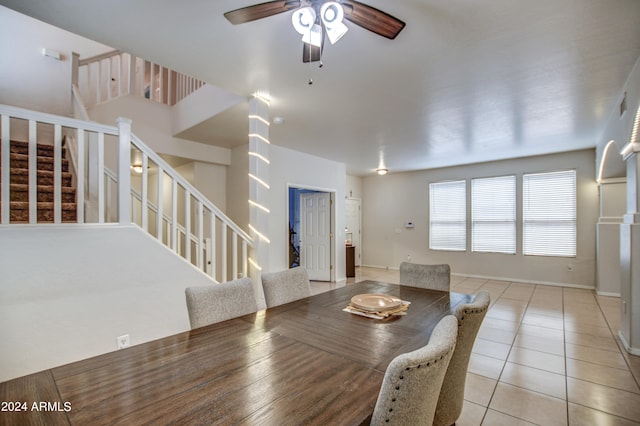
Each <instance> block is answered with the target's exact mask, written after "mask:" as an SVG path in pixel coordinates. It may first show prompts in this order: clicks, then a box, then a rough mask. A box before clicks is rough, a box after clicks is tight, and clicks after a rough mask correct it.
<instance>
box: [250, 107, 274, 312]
mask: <svg viewBox="0 0 640 426" xmlns="http://www.w3.org/2000/svg"><path fill="white" fill-rule="evenodd" d="M269 144H270V142H269V103H268V100H267V99H265V98H263V97H261V96H254V97H253V98H251V100H250V101H249V209H250V210H249V230H250V234H251V236H252V237H253V240H254V248H253V250H252V251H251V253H250V254H249V257H250V261H249V276H250V277H251V278H252V279H253V281H254V285H255V287H256V296H257V300H258V305H259V306H258V307H259V308H264V307H265V302H264V293H263V291H262V281H261V272H262V270H263V268H265V267H267V266H268V265H269V245H270V239H269V212H270V210H269V190H270V186H269Z"/></svg>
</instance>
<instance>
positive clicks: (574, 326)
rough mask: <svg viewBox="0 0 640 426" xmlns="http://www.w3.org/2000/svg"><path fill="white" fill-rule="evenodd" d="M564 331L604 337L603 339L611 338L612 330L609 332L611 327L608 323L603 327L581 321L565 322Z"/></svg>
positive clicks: (604, 323)
mask: <svg viewBox="0 0 640 426" xmlns="http://www.w3.org/2000/svg"><path fill="white" fill-rule="evenodd" d="M603 321H604V320H603ZM564 327H565V328H564V329H565V330H566V331H570V332H572V333H582V334H588V335H590V336H602V337H611V330H609V326H608V325H607V323H606V322H603V325H601V326H598V325H593V324H587V323H585V322H582V321H580V320H577V321H576V320H573V319H571V320H567V319H565V320H564Z"/></svg>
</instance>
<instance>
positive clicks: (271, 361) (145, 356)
mask: <svg viewBox="0 0 640 426" xmlns="http://www.w3.org/2000/svg"><path fill="white" fill-rule="evenodd" d="M368 293H381V294H386V295H390V296H397V297H399V298H401V299H402V300H405V301H409V302H411V303H410V306H409V308H408V310H407V311H406V315H402V316H392V317H389V318H386V319H372V318H366V317H362V316H358V315H354V314H351V313H348V312H345V311H343V309H344V308H345V307H346V306H347V305H348V304H349V302H350V300H351V298H352V297H353V296H356V295H359V294H368ZM471 299H472V296H469V295H466V294H459V293H448V292H442V291H435V290H426V289H420V288H415V287H408V286H399V285H396V284H389V283H383V282H377V281H362V282H359V283H356V284H350V285H347V286H345V287H340V288H337V289H334V290H331V291H328V292H325V293H321V294H317V295H314V296H311V297H307V298H304V299H300V300H297V301H294V302H291V303H288V304H285V305H281V306H277V307H273V308H269V309H266V310H262V311H258V312H256V313H253V314H250V315H245V316H242V317H238V318H234V319H231V320H228V321H224V322H221V323H217V324H213V325H209V326H206V327H202V328H198V329H195V330H191V331H187V332H183V333H179V334H176V335H172V336H169V337H165V338H162V339H159V340H154V341H151V342H148V343H143V344H140V345H136V346H132V347H129V348H126V349H122V350H119V351H115V352H110V353H107V354H104V355H100V356H97V357H94V358H90V359H87V360H83V361H79V362H74V363H71V364H68V365H63V366H60V367H56V368H52V369H49V370H45V371H42V372H39V373H35V374H31V375H28V376H25V377H21V378H17V379H14V380H10V381H7V382H4V383H0V401H2V403H3V407H5V408H13V409H12V410H3V411H1V412H0V424H17V425H29V424H46V425H58V424H60V425H69V424H71V425H101V424H125V425H138V424H150V425H151V424H152V425H164V424H177V425H199V424H202V425H212V424H221V425H229V424H247V425H358V424H361V423H362V422H363V421H366V419H367V418H368V417H369V416H370V415H371V413H372V412H373V408H374V406H375V403H376V399H377V397H378V392H379V390H380V385H381V383H382V379H383V376H384V372H385V370H386V368H387V365H388V364H389V362H390V361H391V360H392V359H393V358H394V357H396V356H397V355H399V354H401V353H405V352H409V351H412V350H414V349H417V348H419V347H421V346H424V345H425V344H427V343H428V341H429V336H430V335H431V331H432V330H433V328H434V326H435V325H436V324H437V323H438V321H440V319H441V318H442V317H444V316H445V315H448V314H450V313H451V312H452V309H453V308H454V307H455V306H456V305H458V304H460V303H468V302H470V301H471ZM9 402H13V403H14V405H11V407H9V405H8V403H9ZM15 403H20V404H22V405H21V406H22V407H23V408H25V409H24V410H16V409H15V408H16V406H15ZM39 408H40V409H39Z"/></svg>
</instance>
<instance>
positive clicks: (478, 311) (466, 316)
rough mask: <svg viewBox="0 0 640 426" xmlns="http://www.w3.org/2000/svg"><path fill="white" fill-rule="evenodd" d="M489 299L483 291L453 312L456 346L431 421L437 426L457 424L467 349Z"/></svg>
mask: <svg viewBox="0 0 640 426" xmlns="http://www.w3.org/2000/svg"><path fill="white" fill-rule="evenodd" d="M489 301H490V296H489V292H487V291H480V292H478V294H476V297H475V299H474V300H473V303H469V304H464V305H459V306H458V307H456V309H455V311H454V315H455V316H456V318H458V325H459V327H458V342H457V343H456V350H455V352H454V353H453V357H452V358H451V362H450V363H449V368H448V369H447V374H446V376H445V378H444V383H443V385H442V391H441V392H440V398H439V400H438V407H437V409H436V415H435V418H434V421H433V424H434V425H437V426H450V425H452V424H454V423H455V422H456V420H458V417H460V413H461V412H462V404H463V402H464V386H465V380H466V377H467V367H468V366H469V357H470V356H471V349H472V348H473V343H474V342H475V340H476V335H477V334H478V329H480V325H481V324H482V320H483V319H484V317H485V315H486V313H487V309H489Z"/></svg>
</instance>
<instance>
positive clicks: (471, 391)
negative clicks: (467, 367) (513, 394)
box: [464, 373, 498, 407]
mask: <svg viewBox="0 0 640 426" xmlns="http://www.w3.org/2000/svg"><path fill="white" fill-rule="evenodd" d="M497 383H498V382H497V380H495V379H490V378H488V377H484V376H479V375H477V374H473V373H467V379H466V381H465V384H464V399H465V400H467V401H470V402H473V403H474V404H479V405H482V406H483V407H487V406H488V405H489V401H491V396H492V395H493V391H494V390H495V388H496V384H497Z"/></svg>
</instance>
